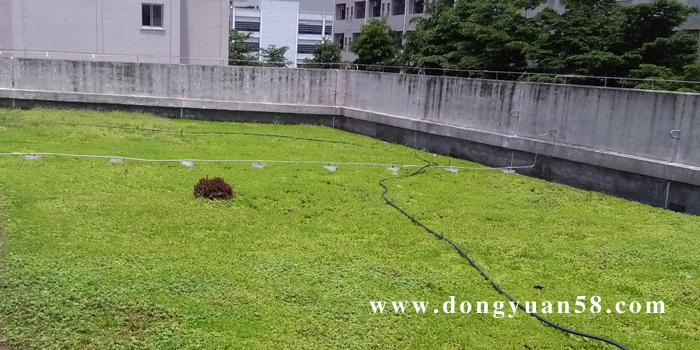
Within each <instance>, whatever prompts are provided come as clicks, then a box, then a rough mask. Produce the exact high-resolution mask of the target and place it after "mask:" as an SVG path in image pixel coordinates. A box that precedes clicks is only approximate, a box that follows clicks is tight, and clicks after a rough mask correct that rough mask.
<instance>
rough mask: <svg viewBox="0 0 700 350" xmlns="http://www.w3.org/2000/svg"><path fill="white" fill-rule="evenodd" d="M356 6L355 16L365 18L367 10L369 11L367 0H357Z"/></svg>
mask: <svg viewBox="0 0 700 350" xmlns="http://www.w3.org/2000/svg"><path fill="white" fill-rule="evenodd" d="M355 8H356V9H357V11H355V17H354V18H355V19H362V18H365V12H366V11H367V3H366V2H365V1H361V2H356V3H355Z"/></svg>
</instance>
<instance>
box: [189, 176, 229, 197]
mask: <svg viewBox="0 0 700 350" xmlns="http://www.w3.org/2000/svg"><path fill="white" fill-rule="evenodd" d="M194 196H195V198H197V197H204V198H209V199H231V198H233V188H231V185H229V184H227V183H226V181H224V179H222V178H220V177H215V178H213V179H207V178H204V179H201V180H199V182H198V183H197V184H196V185H195V186H194Z"/></svg>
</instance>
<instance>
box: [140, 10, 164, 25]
mask: <svg viewBox="0 0 700 350" xmlns="http://www.w3.org/2000/svg"><path fill="white" fill-rule="evenodd" d="M141 25H142V26H144V27H157V28H162V27H163V5H154V4H143V5H141Z"/></svg>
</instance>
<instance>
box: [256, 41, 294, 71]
mask: <svg viewBox="0 0 700 350" xmlns="http://www.w3.org/2000/svg"><path fill="white" fill-rule="evenodd" d="M287 50H289V47H287V46H282V47H277V46H275V45H270V46H268V47H267V48H264V49H262V50H260V57H261V58H262V61H263V63H265V65H266V66H274V67H286V66H287V65H288V64H289V63H290V62H288V61H287V57H285V54H286V53H287Z"/></svg>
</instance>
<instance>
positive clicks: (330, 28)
mask: <svg viewBox="0 0 700 350" xmlns="http://www.w3.org/2000/svg"><path fill="white" fill-rule="evenodd" d="M331 33H333V26H326V35H331Z"/></svg>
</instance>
